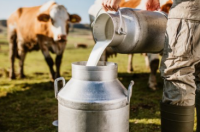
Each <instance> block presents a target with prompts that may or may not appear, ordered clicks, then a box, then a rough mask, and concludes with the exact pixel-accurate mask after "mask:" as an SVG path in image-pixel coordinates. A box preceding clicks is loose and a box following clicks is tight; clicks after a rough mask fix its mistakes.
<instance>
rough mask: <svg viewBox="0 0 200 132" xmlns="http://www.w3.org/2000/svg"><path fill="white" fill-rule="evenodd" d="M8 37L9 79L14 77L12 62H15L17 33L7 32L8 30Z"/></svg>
mask: <svg viewBox="0 0 200 132" xmlns="http://www.w3.org/2000/svg"><path fill="white" fill-rule="evenodd" d="M8 39H9V58H10V64H11V67H10V75H9V76H10V79H16V76H15V67H14V63H15V55H16V52H17V41H16V39H17V35H16V33H11V32H10V33H9V32H8Z"/></svg>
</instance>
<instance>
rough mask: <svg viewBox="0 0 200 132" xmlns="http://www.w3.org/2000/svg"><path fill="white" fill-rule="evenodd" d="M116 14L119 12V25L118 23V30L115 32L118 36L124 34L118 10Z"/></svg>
mask: <svg viewBox="0 0 200 132" xmlns="http://www.w3.org/2000/svg"><path fill="white" fill-rule="evenodd" d="M118 12H119V19H120V23H119V28H118V30H117V34H119V35H121V34H126V33H125V32H124V31H123V29H122V13H121V11H120V9H119V10H118Z"/></svg>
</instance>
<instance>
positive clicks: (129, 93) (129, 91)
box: [127, 80, 134, 103]
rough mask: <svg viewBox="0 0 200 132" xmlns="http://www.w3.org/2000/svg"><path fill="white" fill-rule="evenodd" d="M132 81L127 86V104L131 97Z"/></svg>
mask: <svg viewBox="0 0 200 132" xmlns="http://www.w3.org/2000/svg"><path fill="white" fill-rule="evenodd" d="M133 85H134V81H133V80H132V81H131V82H130V84H129V86H128V95H127V100H128V103H130V102H131V96H132V89H133Z"/></svg>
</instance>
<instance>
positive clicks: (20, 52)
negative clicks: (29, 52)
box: [18, 42, 26, 78]
mask: <svg viewBox="0 0 200 132" xmlns="http://www.w3.org/2000/svg"><path fill="white" fill-rule="evenodd" d="M18 55H19V77H20V78H25V77H26V76H25V75H24V60H25V57H26V50H25V49H24V43H21V42H18Z"/></svg>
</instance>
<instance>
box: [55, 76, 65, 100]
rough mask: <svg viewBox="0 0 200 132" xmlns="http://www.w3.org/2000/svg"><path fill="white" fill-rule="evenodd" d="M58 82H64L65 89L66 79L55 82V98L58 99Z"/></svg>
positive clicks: (62, 78)
mask: <svg viewBox="0 0 200 132" xmlns="http://www.w3.org/2000/svg"><path fill="white" fill-rule="evenodd" d="M58 81H62V83H63V87H64V86H65V79H64V77H59V78H57V79H56V80H55V81H54V92H55V98H56V99H57V96H58V92H59V91H58Z"/></svg>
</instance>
